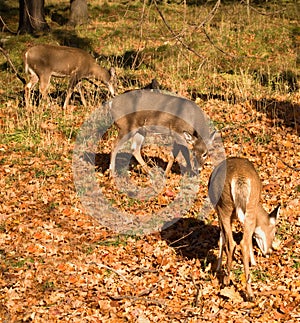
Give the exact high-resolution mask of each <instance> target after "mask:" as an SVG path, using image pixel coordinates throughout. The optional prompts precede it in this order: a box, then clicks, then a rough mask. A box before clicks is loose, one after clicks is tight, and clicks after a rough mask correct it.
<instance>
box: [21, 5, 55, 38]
mask: <svg viewBox="0 0 300 323" xmlns="http://www.w3.org/2000/svg"><path fill="white" fill-rule="evenodd" d="M19 6H20V16H19V28H18V33H20V34H26V33H29V34H33V33H37V32H43V31H49V29H50V28H49V26H48V24H47V22H46V19H45V11H44V0H19Z"/></svg>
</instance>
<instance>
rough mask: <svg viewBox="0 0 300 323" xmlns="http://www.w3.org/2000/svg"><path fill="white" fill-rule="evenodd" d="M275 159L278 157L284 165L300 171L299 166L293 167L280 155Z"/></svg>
mask: <svg viewBox="0 0 300 323" xmlns="http://www.w3.org/2000/svg"><path fill="white" fill-rule="evenodd" d="M276 158H277V159H279V160H280V161H281V162H282V163H283V164H284V165H285V166H286V167H288V168H290V169H292V170H294V171H296V172H299V171H300V168H299V167H293V166H290V165H289V164H288V163H286V162H285V161H284V160H282V159H281V158H280V157H276Z"/></svg>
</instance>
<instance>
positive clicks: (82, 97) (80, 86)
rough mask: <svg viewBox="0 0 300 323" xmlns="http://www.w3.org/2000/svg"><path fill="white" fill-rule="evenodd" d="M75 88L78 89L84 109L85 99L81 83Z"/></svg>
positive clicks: (85, 105)
mask: <svg viewBox="0 0 300 323" xmlns="http://www.w3.org/2000/svg"><path fill="white" fill-rule="evenodd" d="M76 88H77V89H78V92H79V94H80V99H81V102H82V104H83V105H84V107H87V103H86V99H85V97H84V90H83V88H82V82H79V83H78V84H77V85H76Z"/></svg>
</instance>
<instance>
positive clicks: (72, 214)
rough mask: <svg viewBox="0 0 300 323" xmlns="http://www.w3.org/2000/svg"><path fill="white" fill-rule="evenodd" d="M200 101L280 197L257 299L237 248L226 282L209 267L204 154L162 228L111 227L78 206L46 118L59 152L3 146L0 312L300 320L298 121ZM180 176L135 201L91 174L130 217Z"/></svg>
mask: <svg viewBox="0 0 300 323" xmlns="http://www.w3.org/2000/svg"><path fill="white" fill-rule="evenodd" d="M197 103H198V104H199V105H200V106H201V108H202V109H203V110H204V111H205V112H206V113H207V114H208V115H209V116H210V118H211V119H212V120H214V122H215V124H216V126H217V127H218V129H219V130H220V132H221V134H222V138H223V142H224V146H225V150H226V153H227V155H228V156H244V157H247V158H249V159H250V160H251V161H252V162H253V163H254V165H255V167H256V169H257V170H258V172H259V176H260V178H261V179H262V182H263V185H264V190H263V199H264V206H265V208H266V210H268V211H270V210H271V209H273V208H274V207H275V206H276V205H277V204H279V203H280V204H281V205H282V211H281V217H280V220H279V224H278V229H277V239H278V240H277V244H278V246H277V250H276V251H275V252H274V253H273V254H272V255H271V257H270V258H268V259H266V258H263V257H262V256H261V255H260V254H259V252H258V249H257V248H255V253H256V260H257V266H256V267H255V268H252V281H253V283H252V285H253V289H254V292H255V295H256V299H255V301H254V302H253V303H248V302H245V301H244V300H243V293H242V291H243V280H244V278H243V277H242V275H241V273H242V263H241V256H240V251H239V250H237V252H236V259H235V262H234V265H233V272H232V281H233V282H232V285H230V286H229V287H227V288H224V289H222V288H221V287H220V284H219V281H218V277H216V275H215V273H214V269H215V267H216V257H217V254H218V234H219V230H218V222H217V219H216V214H215V213H214V212H213V210H211V208H209V207H207V208H205V207H204V206H205V201H206V200H207V180H208V177H209V175H210V172H211V170H212V165H211V164H209V163H208V165H207V167H206V168H205V169H204V170H203V172H202V173H201V177H200V183H201V185H200V186H199V191H198V193H197V199H196V200H195V201H194V203H193V205H192V207H191V208H190V210H189V211H188V212H187V214H186V216H185V217H184V218H183V219H180V220H179V221H178V222H177V223H175V224H173V225H172V226H170V227H169V228H167V229H166V230H165V231H163V232H160V233H153V234H149V235H146V236H140V235H118V234H116V233H114V232H112V231H111V230H110V229H109V228H106V227H103V226H101V224H100V223H99V222H97V221H96V219H94V218H93V217H91V216H89V215H88V214H87V213H86V210H85V209H84V208H83V207H82V205H81V203H80V199H79V197H78V195H77V193H76V191H75V188H74V184H73V175H72V147H73V146H72V145H73V144H72V143H71V142H68V141H67V140H66V142H65V143H64V144H61V134H60V133H58V132H57V129H56V127H52V126H51V127H48V126H47V127H45V129H46V131H48V132H51V136H52V140H53V142H57V145H58V147H59V148H57V149H58V150H59V154H60V156H63V157H62V158H59V159H49V158H48V157H47V156H46V155H45V154H44V153H43V152H42V151H40V153H39V154H38V155H37V154H36V153H35V152H30V151H26V152H20V151H18V149H17V148H18V147H17V143H13V142H12V143H10V144H9V145H8V144H7V145H2V147H1V150H0V153H1V164H2V167H1V170H0V172H1V177H0V182H1V187H2V190H1V192H0V199H1V205H0V219H1V223H0V318H1V319H2V320H3V322H21V321H24V322H29V321H33V322H45V321H50V322H56V321H62V322H65V321H71V322H126V321H128V322H207V321H208V322H210V321H218V322H254V321H255V322H295V321H297V320H299V319H300V314H299V313H300V307H299V302H300V296H299V295H300V293H299V291H300V284H299V268H300V261H299V254H300V252H299V251H300V250H299V248H300V243H299V241H300V235H299V219H300V207H299V199H300V198H299V191H300V189H299V187H300V181H299V167H300V165H299V160H300V158H299V157H300V149H299V148H300V141H299V136H298V134H297V133H296V130H295V128H292V127H289V126H287V125H285V123H284V121H282V120H281V119H273V118H270V117H268V116H267V115H265V114H264V113H262V112H260V111H257V110H255V109H253V108H252V106H251V104H249V102H245V103H237V104H226V102H222V101H218V100H209V101H201V100H198V101H197ZM298 104H299V103H298ZM224 125H225V126H224ZM107 143H108V144H110V143H111V141H108V142H107ZM108 148H109V147H104V148H103V149H106V150H107V149H108ZM147 149H148V151H147ZM146 152H149V155H150V157H151V153H152V156H154V157H155V158H157V157H160V156H162V160H163V161H164V162H166V161H165V155H164V153H163V152H159V150H157V149H156V147H151V146H150V147H146V148H145V153H146ZM179 177H180V175H178V174H177V173H172V175H171V176H170V178H168V179H167V180H166V183H165V189H162V190H160V191H159V192H158V194H157V195H155V196H153V197H151V198H150V199H145V200H143V199H142V198H140V199H136V200H134V198H133V197H134V191H133V192H132V194H133V195H131V196H128V195H127V194H124V193H122V192H119V191H118V190H116V189H115V188H114V186H113V185H114V184H113V182H112V181H111V180H110V179H109V178H108V176H107V174H105V173H103V172H101V171H99V172H98V173H97V180H98V183H99V185H102V187H103V190H104V194H106V197H107V198H108V199H111V201H113V203H115V206H116V207H119V208H120V209H123V210H125V211H127V212H132V213H135V214H136V216H143V215H147V214H150V215H151V214H153V213H155V212H157V211H159V210H161V209H162V208H164V207H165V206H166V205H168V204H169V203H171V202H172V200H173V199H174V198H175V197H176V195H177V193H178V190H179V188H178V187H179V186H178V181H179V180H180V179H179ZM131 178H132V180H133V181H134V183H135V184H136V185H139V186H141V187H146V188H147V187H149V183H148V179H147V177H146V176H143V174H141V173H140V172H136V171H132V173H131ZM138 197H140V196H138ZM237 229H238V228H237ZM237 238H238V237H237Z"/></svg>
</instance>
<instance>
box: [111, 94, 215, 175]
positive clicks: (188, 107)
mask: <svg viewBox="0 0 300 323" xmlns="http://www.w3.org/2000/svg"><path fill="white" fill-rule="evenodd" d="M108 104H109V105H110V112H111V116H112V118H113V120H114V124H115V126H116V127H117V128H118V130H119V132H118V137H117V139H116V141H115V145H114V149H113V151H112V154H111V162H110V167H109V168H110V171H111V173H114V172H115V161H116V155H117V153H118V148H119V144H120V141H123V140H128V139H130V138H132V146H131V148H132V151H133V156H134V157H135V158H136V160H137V161H138V162H139V164H140V165H141V166H142V167H143V170H144V171H145V172H146V173H147V172H149V169H148V167H147V165H146V163H145V161H144V160H143V158H142V156H141V147H142V144H143V142H144V140H145V137H146V135H147V133H148V132H151V133H159V134H168V135H170V136H171V137H172V138H173V139H174V141H173V151H172V153H171V155H170V159H169V161H168V165H167V168H166V171H165V173H166V174H168V173H169V171H170V170H171V167H172V165H173V162H174V160H175V158H176V157H177V155H178V154H179V152H180V151H181V152H182V154H183V156H184V158H185V160H186V164H187V169H189V170H191V162H190V158H189V150H188V148H190V149H191V150H192V152H193V155H194V159H196V161H197V162H198V166H199V168H201V167H202V166H203V164H204V162H205V159H206V157H207V156H208V148H207V146H209V145H210V144H211V143H212V141H213V139H214V135H215V133H210V127H209V122H208V120H207V118H206V116H205V115H204V113H203V112H202V111H201V110H200V108H199V107H198V106H197V105H196V104H195V103H193V102H192V101H189V100H187V99H184V98H180V97H176V96H174V95H169V94H164V93H161V92H160V91H157V90H155V91H152V90H136V91H131V92H127V93H124V94H122V95H119V96H117V97H115V98H114V99H113V100H112V101H110V102H109V103H108Z"/></svg>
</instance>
